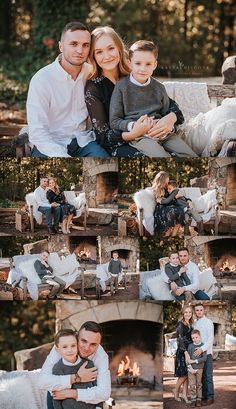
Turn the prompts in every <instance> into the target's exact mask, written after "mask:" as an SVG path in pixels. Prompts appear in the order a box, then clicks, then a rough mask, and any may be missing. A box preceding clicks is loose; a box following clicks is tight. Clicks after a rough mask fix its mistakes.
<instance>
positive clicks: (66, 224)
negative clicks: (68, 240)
mask: <svg viewBox="0 0 236 409" xmlns="http://www.w3.org/2000/svg"><path fill="white" fill-rule="evenodd" d="M46 195H47V199H48V201H49V203H58V204H59V205H60V208H61V217H60V221H61V223H62V233H64V234H68V233H70V224H71V221H72V219H73V217H74V216H76V209H75V206H73V205H71V204H69V203H67V202H66V198H65V195H64V193H63V192H61V190H60V188H59V186H58V184H57V180H56V179H55V178H49V179H48V189H47V193H46Z"/></svg>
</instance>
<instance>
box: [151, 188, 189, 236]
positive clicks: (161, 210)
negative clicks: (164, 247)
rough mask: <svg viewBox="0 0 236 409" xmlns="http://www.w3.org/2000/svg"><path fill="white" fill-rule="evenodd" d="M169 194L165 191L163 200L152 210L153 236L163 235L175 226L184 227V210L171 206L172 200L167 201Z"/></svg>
mask: <svg viewBox="0 0 236 409" xmlns="http://www.w3.org/2000/svg"><path fill="white" fill-rule="evenodd" d="M168 196H170V198H171V195H169V193H168V192H167V191H165V198H163V199H162V200H161V202H160V203H157V204H156V207H155V210H154V214H153V216H154V234H160V233H165V232H166V231H167V230H168V229H169V228H170V227H174V226H175V225H176V224H180V225H182V226H183V225H184V210H183V209H182V208H181V207H180V206H176V205H175V204H173V200H172V199H171V200H168Z"/></svg>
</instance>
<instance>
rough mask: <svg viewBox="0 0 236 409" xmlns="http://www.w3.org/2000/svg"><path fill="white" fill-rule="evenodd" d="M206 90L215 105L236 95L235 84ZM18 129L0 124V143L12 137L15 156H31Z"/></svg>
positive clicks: (209, 86)
mask: <svg viewBox="0 0 236 409" xmlns="http://www.w3.org/2000/svg"><path fill="white" fill-rule="evenodd" d="M193 81H194V79H193ZM207 90H208V95H209V98H210V100H211V102H213V103H214V105H216V106H218V105H220V104H221V102H222V101H223V99H225V98H235V97H236V85H220V84H216V85H212V84H208V85H207ZM20 129H21V128H20V127H19V126H18V125H7V126H0V141H1V142H0V144H1V145H2V144H3V143H4V138H6V139H7V140H8V142H9V140H12V139H13V137H14V139H13V147H14V150H15V156H16V157H17V158H22V157H26V156H31V148H30V145H29V142H28V135H27V133H23V134H22V135H18V134H19V131H20Z"/></svg>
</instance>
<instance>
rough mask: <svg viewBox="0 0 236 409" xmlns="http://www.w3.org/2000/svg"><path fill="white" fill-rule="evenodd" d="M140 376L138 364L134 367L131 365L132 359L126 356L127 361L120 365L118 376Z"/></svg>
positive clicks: (135, 363)
mask: <svg viewBox="0 0 236 409" xmlns="http://www.w3.org/2000/svg"><path fill="white" fill-rule="evenodd" d="M124 375H130V376H139V375H140V369H139V366H138V363H137V362H134V363H133V366H131V365H130V358H129V357H128V355H126V357H125V359H124V360H122V361H121V362H120V363H119V366H118V371H117V376H124Z"/></svg>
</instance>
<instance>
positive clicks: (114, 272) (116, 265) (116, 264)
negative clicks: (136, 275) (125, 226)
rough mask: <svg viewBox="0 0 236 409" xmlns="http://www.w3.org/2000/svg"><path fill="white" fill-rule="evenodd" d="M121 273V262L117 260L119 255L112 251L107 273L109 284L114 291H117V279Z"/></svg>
mask: <svg viewBox="0 0 236 409" xmlns="http://www.w3.org/2000/svg"><path fill="white" fill-rule="evenodd" d="M121 272H122V265H121V262H120V260H119V254H118V252H117V251H114V252H113V254H112V259H111V261H110V262H109V265H108V273H109V275H110V277H111V278H110V280H111V284H112V286H113V285H115V290H116V291H117V290H118V279H119V274H121ZM113 292H114V290H113V288H112V293H113Z"/></svg>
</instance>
